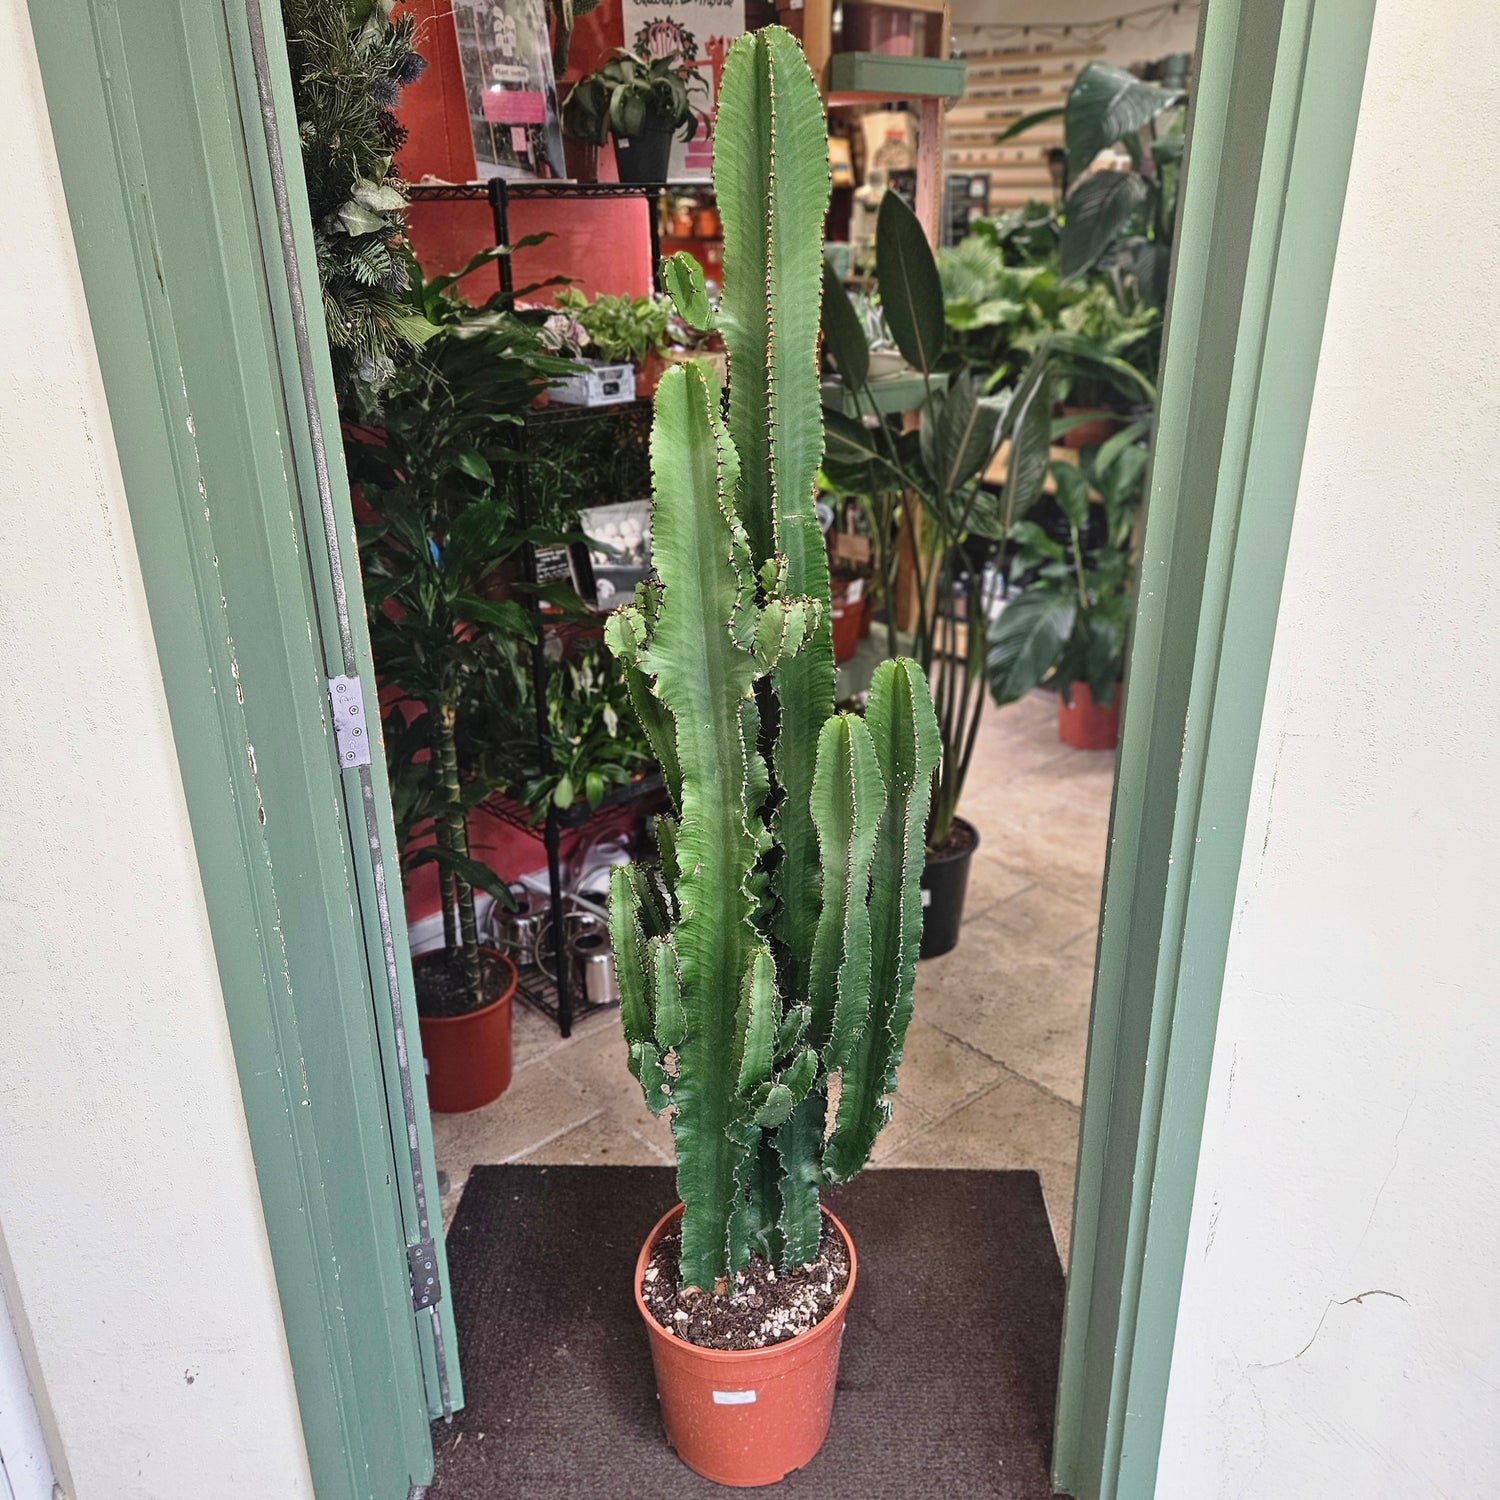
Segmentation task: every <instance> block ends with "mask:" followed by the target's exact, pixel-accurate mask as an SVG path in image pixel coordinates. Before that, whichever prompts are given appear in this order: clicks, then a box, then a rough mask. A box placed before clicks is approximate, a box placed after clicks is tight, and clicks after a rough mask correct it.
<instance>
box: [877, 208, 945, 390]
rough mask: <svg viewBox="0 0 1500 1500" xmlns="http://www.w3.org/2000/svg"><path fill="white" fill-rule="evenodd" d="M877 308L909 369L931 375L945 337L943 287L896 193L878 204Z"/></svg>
mask: <svg viewBox="0 0 1500 1500" xmlns="http://www.w3.org/2000/svg"><path fill="white" fill-rule="evenodd" d="M875 270H876V274H877V275H878V276H879V278H880V306H881V308H882V310H883V311H884V313H885V320H886V322H887V323H889V324H890V328H891V336H892V337H893V338H894V339H895V340H896V347H897V348H898V349H900V351H901V353H902V354H903V355H904V356H905V358H906V362H907V364H909V365H911V366H912V367H913V368H914V369H917V370H920V371H922V373H923V374H924V375H930V374H931V373H932V372H933V371H934V370H935V369H937V366H938V360H939V359H940V358H941V357H942V353H943V344H944V341H945V339H946V338H947V322H946V315H945V313H944V309H943V283H942V281H941V279H940V278H939V276H938V268H937V261H936V259H934V257H933V254H932V246H931V245H930V244H928V243H927V232H926V230H924V229H923V228H922V221H921V220H920V219H918V218H917V216H916V215H915V214H914V213H913V212H912V211H911V209H909V208H908V207H907V206H906V201H905V200H904V199H903V198H902V197H901V195H900V194H899V193H887V194H886V195H885V197H884V198H882V199H881V200H880V211H879V213H878V214H877V215H876V219H875Z"/></svg>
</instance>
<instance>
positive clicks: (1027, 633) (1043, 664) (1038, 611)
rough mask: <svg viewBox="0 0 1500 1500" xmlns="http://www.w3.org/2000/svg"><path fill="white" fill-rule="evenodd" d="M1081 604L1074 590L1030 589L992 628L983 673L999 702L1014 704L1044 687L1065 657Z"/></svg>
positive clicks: (1003, 613)
mask: <svg viewBox="0 0 1500 1500" xmlns="http://www.w3.org/2000/svg"><path fill="white" fill-rule="evenodd" d="M1077 614H1078V600H1077V598H1076V597H1075V595H1074V594H1072V593H1071V592H1066V593H1060V592H1054V591H1053V590H1051V589H1041V588H1033V589H1028V590H1027V591H1026V592H1025V593H1023V594H1022V595H1021V596H1020V597H1019V598H1017V599H1013V600H1011V602H1010V603H1009V604H1007V605H1006V606H1005V608H1004V609H1003V610H1001V611H1000V617H999V619H997V620H996V621H995V622H994V624H993V625H991V626H990V629H989V636H988V640H987V641H986V643H985V657H984V671H985V676H986V677H987V678H988V679H989V684H990V696H991V697H993V698H994V700H995V702H996V703H999V704H1006V703H1014V702H1015V701H1016V700H1017V699H1018V698H1024V697H1025V696H1026V694H1027V693H1029V692H1030V691H1031V690H1032V689H1033V688H1034V687H1037V686H1039V685H1040V684H1041V682H1042V680H1043V679H1044V678H1045V677H1046V675H1047V673H1048V672H1050V671H1051V670H1052V665H1053V663H1054V662H1055V661H1056V660H1057V658H1058V657H1059V656H1060V655H1061V654H1062V649H1063V647H1064V646H1065V645H1066V644H1067V641H1068V637H1069V636H1070V635H1071V634H1072V633H1073V621H1074V619H1075V618H1076V617H1077Z"/></svg>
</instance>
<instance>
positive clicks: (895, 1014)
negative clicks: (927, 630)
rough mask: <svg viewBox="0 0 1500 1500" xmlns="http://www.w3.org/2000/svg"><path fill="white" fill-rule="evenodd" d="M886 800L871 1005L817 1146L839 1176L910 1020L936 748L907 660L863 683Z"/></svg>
mask: <svg viewBox="0 0 1500 1500" xmlns="http://www.w3.org/2000/svg"><path fill="white" fill-rule="evenodd" d="M865 723H866V724H867V725H868V726H869V730H870V736H871V739H872V740H873V741H874V745H875V756H876V760H877V762H878V764H879V766H880V772H881V775H882V776H883V777H884V779H885V785H886V802H885V807H884V810H883V813H882V816H881V820H880V830H879V833H878V834H877V835H876V841H875V858H874V862H873V864H872V866H871V872H870V931H871V937H872V951H871V956H870V1007H869V1015H868V1017H867V1018H866V1021H865V1025H864V1029H863V1030H862V1031H861V1032H860V1035H859V1037H858V1039H857V1040H856V1042H855V1044H854V1046H853V1049H852V1051H851V1054H850V1056H849V1057H848V1059H847V1060H846V1061H845V1063H844V1069H843V1077H842V1086H841V1089H840V1092H839V1106H838V1115H837V1118H836V1121H835V1123H834V1129H833V1134H832V1135H831V1136H830V1137H829V1139H828V1143H827V1145H826V1146H825V1147H824V1151H823V1169H824V1172H825V1173H826V1174H827V1176H828V1177H829V1179H830V1180H831V1181H834V1182H842V1181H844V1180H845V1179H847V1178H849V1177H852V1176H853V1175H854V1174H855V1173H856V1172H858V1171H859V1169H860V1168H861V1167H863V1166H864V1164H865V1163H866V1162H867V1161H868V1160H869V1157H870V1149H871V1147H873V1146H874V1144H875V1137H876V1136H877V1135H878V1134H879V1133H880V1129H881V1127H882V1126H883V1125H884V1124H885V1122H886V1121H887V1119H889V1117H890V1105H889V1104H888V1103H887V1102H886V1099H887V1096H888V1095H889V1094H890V1093H891V1091H892V1090H893V1089H894V1088H895V1086H896V1065H897V1064H898V1063H899V1062H900V1061H901V1051H902V1048H903V1047H904V1045H905V1042H906V1028H907V1024H908V1023H909V1022H910V1020H911V1009H912V986H913V983H914V982H915V979H916V971H917V947H918V945H919V944H920V942H921V938H922V907H921V900H920V895H919V891H918V884H917V882H918V877H919V876H920V874H921V870H922V863H923V860H924V859H925V858H926V847H925V843H924V839H923V833H924V830H925V828H926V825H927V809H928V806H929V803H930V800H931V796H932V776H933V772H934V771H936V770H937V765H938V758H939V756H940V755H941V753H942V739H941V736H940V735H939V733H938V724H937V715H936V714H935V713H934V712H933V707H932V698H931V695H930V694H929V692H928V689H927V680H926V678H925V677H924V676H923V675H922V669H921V668H920V667H919V666H917V664H916V663H915V662H912V661H908V660H906V659H905V658H900V657H898V658H896V659H895V660H892V661H884V662H882V663H881V664H880V666H879V667H877V668H876V670H875V676H874V678H873V679H872V680H871V683H870V698H869V703H868V705H867V707H866V709H865Z"/></svg>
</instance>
